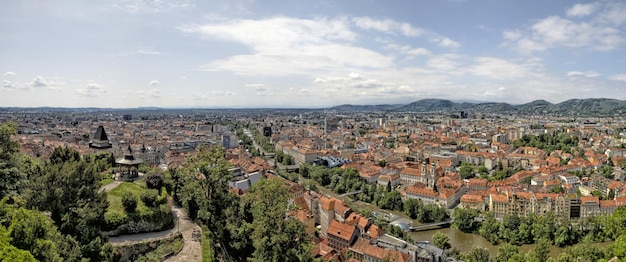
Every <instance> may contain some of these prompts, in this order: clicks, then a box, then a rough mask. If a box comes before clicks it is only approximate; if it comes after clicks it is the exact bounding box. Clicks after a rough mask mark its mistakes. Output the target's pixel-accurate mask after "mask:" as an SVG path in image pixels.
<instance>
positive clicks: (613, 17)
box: [0, 0, 626, 108]
mask: <svg viewBox="0 0 626 262" xmlns="http://www.w3.org/2000/svg"><path fill="white" fill-rule="evenodd" d="M0 35H1V37H0V82H1V83H2V86H0V107H2V106H24V107H26V106H61V107H87V106H89V107H140V106H158V107H202V108H209V107H327V106H335V105H340V104H383V103H409V102H413V101H416V100H419V99H423V98H442V99H450V100H454V101H494V102H508V103H512V104H520V103H526V102H530V101H532V100H536V99H545V100H548V101H550V102H553V103H556V102H561V101H564V100H567V99H570V98H589V97H608V98H617V99H626V1H622V0H613V1H609V0H607V1H570V0H554V1H545V0H512V1H499V0H484V1H483V0H477V1H473V0H465V1H464V0H441V1H412V0H406V1H393V3H391V2H389V1H373V0H345V1H331V0H328V1H322V0H320V1H317V0H316V1H311V0H290V1H283V0H264V1H261V0H249V1H231V0H212V1H193V0H152V1H142V0H119V1H73V0H67V1H66V0H63V1H39V0H34V1H29V0H24V1H1V2H0Z"/></svg>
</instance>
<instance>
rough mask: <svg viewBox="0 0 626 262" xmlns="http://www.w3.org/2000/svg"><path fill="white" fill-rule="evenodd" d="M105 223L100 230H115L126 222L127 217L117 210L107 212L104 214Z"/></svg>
mask: <svg viewBox="0 0 626 262" xmlns="http://www.w3.org/2000/svg"><path fill="white" fill-rule="evenodd" d="M104 221H105V225H104V228H102V230H105V231H110V230H115V229H117V227H119V226H121V225H123V224H125V223H127V222H128V218H127V217H126V216H125V215H124V214H122V213H119V212H107V213H105V214H104Z"/></svg>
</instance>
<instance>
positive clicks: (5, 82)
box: [2, 80, 17, 89]
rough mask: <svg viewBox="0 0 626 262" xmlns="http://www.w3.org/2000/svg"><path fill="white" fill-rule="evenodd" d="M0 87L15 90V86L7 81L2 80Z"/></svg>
mask: <svg viewBox="0 0 626 262" xmlns="http://www.w3.org/2000/svg"><path fill="white" fill-rule="evenodd" d="M2 87H4V88H9V89H16V88H17V85H15V84H14V83H13V82H11V81H9V80H4V81H2Z"/></svg>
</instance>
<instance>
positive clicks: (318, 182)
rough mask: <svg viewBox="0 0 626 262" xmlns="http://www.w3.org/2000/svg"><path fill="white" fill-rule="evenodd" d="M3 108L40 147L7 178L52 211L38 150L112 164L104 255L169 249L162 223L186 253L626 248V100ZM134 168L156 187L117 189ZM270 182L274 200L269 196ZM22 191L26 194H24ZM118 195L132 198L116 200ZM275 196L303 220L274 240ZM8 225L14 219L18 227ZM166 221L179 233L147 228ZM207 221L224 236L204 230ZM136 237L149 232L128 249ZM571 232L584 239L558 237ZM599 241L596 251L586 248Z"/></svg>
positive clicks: (588, 255)
mask: <svg viewBox="0 0 626 262" xmlns="http://www.w3.org/2000/svg"><path fill="white" fill-rule="evenodd" d="M429 101H430V100H429ZM0 121H1V122H2V123H4V124H3V139H4V140H3V141H2V142H3V143H5V144H6V143H9V144H7V145H10V144H11V143H13V142H17V144H19V146H17V148H19V152H14V153H13V154H20V155H24V156H23V157H25V158H28V159H29V160H28V161H27V162H29V163H30V164H29V167H28V168H26V169H24V167H18V169H20V173H24V174H23V175H21V176H17V177H7V178H5V179H3V181H5V183H15V185H14V186H10V185H5V186H4V190H3V196H6V197H9V199H15V196H16V195H22V197H21V198H23V199H24V201H26V202H27V203H28V204H27V205H26V207H28V206H31V205H32V207H35V208H36V209H38V210H41V211H42V212H44V214H46V212H50V213H48V215H47V216H51V218H52V219H53V221H56V220H55V216H58V215H59V214H56V213H55V212H60V211H59V210H55V209H53V208H51V206H48V205H47V204H46V203H38V202H36V201H37V199H38V198H37V197H35V196H31V195H30V194H32V193H28V192H29V191H31V190H34V188H37V187H38V186H42V185H33V184H32V182H31V183H28V182H20V180H21V179H27V180H36V181H39V180H37V179H41V178H37V175H36V174H34V173H36V171H32V169H33V166H40V165H43V166H46V167H47V166H48V165H52V164H53V163H54V161H55V160H54V159H56V158H59V155H67V154H69V155H72V154H77V155H80V156H81V159H83V160H84V161H87V162H89V163H91V164H93V165H95V166H94V168H95V169H97V171H98V172H97V173H90V174H91V175H93V176H95V177H93V178H92V179H96V181H95V182H96V184H97V185H99V186H98V187H99V188H98V189H97V192H94V193H96V194H97V193H98V192H102V191H105V192H108V194H109V195H108V196H106V195H105V199H107V200H108V205H105V206H108V209H106V210H103V211H106V212H104V213H102V218H101V219H103V224H102V225H99V228H98V230H101V232H102V233H101V234H102V235H103V239H107V238H106V237H108V240H109V241H110V242H109V243H111V244H112V246H109V247H108V248H110V249H111V250H112V251H108V252H111V253H110V254H109V255H108V256H103V257H100V258H99V259H103V258H106V257H108V259H113V260H115V261H123V260H125V259H130V260H136V259H147V261H151V260H150V256H153V257H154V256H155V255H154V253H150V252H155V251H154V250H156V246H151V248H147V249H142V248H137V247H136V246H140V245H141V243H145V241H153V243H158V246H160V245H165V244H163V243H168V241H179V245H181V243H182V245H181V246H183V247H184V248H182V247H181V246H179V250H174V251H171V254H170V255H173V256H172V258H177V257H181V255H183V256H184V257H186V256H191V257H193V256H194V255H195V256H200V254H202V256H203V258H205V259H207V258H206V257H205V256H208V255H207V254H206V253H207V251H206V250H205V249H207V250H211V251H210V252H208V253H210V254H211V255H210V256H211V257H212V258H208V259H209V261H211V260H212V259H217V260H226V261H230V260H240V259H244V260H245V258H246V257H248V256H250V257H253V258H255V259H259V260H263V261H267V260H272V257H273V258H274V259H276V260H278V261H288V260H289V261H291V260H294V259H296V260H305V261H307V260H311V259H313V260H320V259H321V260H332V261H362V260H363V261H486V260H484V259H485V258H491V259H492V260H496V261H517V260H515V259H521V260H523V261H532V260H537V261H545V260H547V259H559V261H561V260H560V259H563V258H564V257H565V258H567V259H587V260H592V261H595V260H598V259H605V258H606V259H608V258H613V257H617V258H621V256H622V255H623V254H622V253H619V249H618V248H619V246H620V245H623V244H626V242H624V241H625V239H623V237H620V236H621V234H622V233H621V232H624V231H626V227H624V224H623V223H624V219H625V217H624V214H625V213H624V211H625V210H626V209H624V206H626V190H625V186H626V184H624V171H623V168H624V166H626V156H625V155H626V148H625V146H624V145H625V144H626V138H625V137H624V136H626V133H625V130H626V122H625V121H624V119H622V118H620V117H597V116H586V117H571V116H562V115H551V114H543V115H516V114H510V113H507V114H496V113H482V112H477V111H471V112H467V111H438V112H391V111H369V112H366V111H349V110H346V108H345V106H342V107H336V108H329V109H311V110H306V109H295V110H290V109H265V110H262V109H258V110H252V109H250V110H236V109H233V110H202V109H195V110H167V109H151V110H142V109H127V110H110V109H55V110H49V109H43V110H42V109H15V108H13V109H5V110H3V111H2V113H1V114H0ZM6 139H8V140H6ZM7 145H3V147H5V148H7ZM3 152H8V151H6V150H5V151H3ZM216 153H217V154H218V155H216ZM9 159H10V158H9ZM64 159H65V160H64V161H70V162H71V161H72V160H70V159H71V158H69V159H68V158H67V157H65V158H64ZM21 161H24V160H21ZM74 161H79V160H74ZM39 162H41V163H39ZM81 162H83V161H82V160H81ZM37 163H39V164H37ZM207 163H209V164H207ZM211 163H212V164H211ZM198 165H204V166H203V167H201V166H198ZM4 168H5V169H4V170H10V169H8V167H7V166H6V165H5V166H4ZM190 168H191V169H190ZM198 168H200V169H198ZM29 169H30V171H29ZM44 170H48V169H47V168H44ZM190 170H191V173H189V172H190ZM193 170H196V171H193ZM197 170H200V171H199V172H200V173H197V172H198V171H197ZM7 172H8V173H7ZM7 172H4V173H3V174H10V172H9V171H7ZM39 172H42V171H39ZM79 172H80V171H79ZM194 172H195V173H196V175H194V174H193V173H194ZM45 173H46V171H43V173H42V174H40V176H42V177H45ZM198 174H204V175H198ZM82 175H83V176H84V175H86V174H82ZM220 176H222V177H220ZM11 179H14V181H12V180H11ZM48 179H52V180H54V179H55V178H54V176H52V177H50V178H48ZM155 181H156V182H155ZM271 181H273V182H275V183H274V184H272V182H271ZM48 183H52V182H48ZM55 183H59V182H55ZM276 183H277V184H276ZM152 184H155V185H156V186H150V185H152ZM218 184H221V185H219V186H218ZM20 185H21V186H20ZM129 186H130V187H133V186H134V187H137V188H138V190H139V191H138V192H139V193H136V194H137V195H134V197H128V196H117V199H116V197H114V196H112V195H116V194H121V195H123V194H126V193H120V192H115V190H116V189H121V188H124V189H125V190H126V191H129V192H132V190H131V189H128V187H129ZM161 187H162V189H161ZM150 188H156V190H155V189H150ZM270 188H273V189H272V190H268V189H270ZM277 188H284V191H281V190H278V189H277ZM220 189H221V190H224V191H223V192H221V193H220V194H219V197H218V196H217V195H216V194H217V193H215V192H216V190H220ZM40 190H42V189H40ZM144 191H146V192H148V191H154V192H153V193H152V194H154V195H152V196H145V195H150V194H148V193H144ZM159 192H160V193H159ZM202 192H204V193H202ZM209 192H214V193H211V194H209ZM277 192H283V193H284V195H280V194H278V193H277ZM196 194H200V195H196ZM277 194H278V195H277ZM131 196H132V194H131ZM49 197H52V196H49ZM170 197H171V200H170V201H167V199H168V198H170ZM259 197H272V199H273V200H271V201H270V200H265V201H261V202H263V204H264V205H268V206H265V207H256V206H255V205H254V204H253V203H258V202H259V200H258V198H259ZM126 198H133V199H135V200H134V201H135V204H134V205H135V207H127V206H126V205H127V203H125V202H127V201H128V200H127V199H126ZM200 198H205V199H204V200H200ZM125 199H126V200H125ZM138 199H141V201H140V203H143V204H142V205H137V200H138ZM228 199H229V200H228ZM233 199H239V200H233ZM280 199H282V201H285V202H280ZM4 201H8V202H5V204H3V205H5V207H4V208H9V206H11V205H14V204H8V203H9V202H15V201H16V200H4ZM31 201H32V202H33V203H32V204H31V203H30V202H31ZM150 201H152V202H154V203H152V202H150ZM172 201H173V202H172ZM233 201H234V202H233ZM249 201H252V202H249ZM105 202H107V201H105ZM116 202H117V203H116ZM130 202H132V201H130ZM235 202H237V203H241V204H237V205H241V207H239V208H234V209H233V210H231V208H232V207H228V205H230V204H233V203H235ZM37 203H38V204H37ZM228 203H230V204H228ZM244 203H248V204H244ZM251 204H252V205H251ZM118 205H119V206H123V208H119V207H118V209H119V210H116V208H115V206H118ZM270 205H271V206H270ZM131 206H132V205H131ZM140 206H141V208H139V207H140ZM150 206H153V208H152V209H150V208H149V207H150ZM220 206H221V207H220ZM154 208H156V209H154ZM181 208H182V209H181ZM241 208H244V209H247V210H241ZM257 208H261V210H260V211H259V210H257ZM267 208H270V209H267ZM276 208H278V209H276ZM144 209H145V210H144ZM236 209H240V211H236ZM146 210H151V211H150V212H146ZM157 210H159V212H157ZM183 210H184V211H183ZM211 210H212V211H211ZM263 210H264V211H263ZM281 210H282V211H281ZM207 211H208V213H207ZM178 212H181V214H182V213H185V214H187V215H188V217H184V218H183V217H179V213H178ZM240 212H244V213H240ZM246 212H249V213H247V215H246ZM255 212H271V213H263V215H259V214H257V213H255ZM277 212H278V213H277ZM7 213H9V214H10V213H11V212H7ZM269 214H272V215H271V216H274V218H280V217H283V218H282V219H285V217H286V219H287V220H285V221H290V222H289V223H292V222H293V223H296V224H293V225H291V224H289V223H287V222H285V223H286V224H284V225H282V226H285V227H287V228H288V229H289V230H295V231H288V230H287V229H285V230H286V231H288V232H291V233H290V234H292V235H298V236H301V238H300V237H298V238H292V237H289V238H286V239H282V240H276V241H287V242H290V241H294V242H293V243H290V244H287V242H273V241H270V243H257V242H256V241H257V240H258V239H257V237H258V235H257V234H261V235H268V236H271V235H272V234H276V235H280V234H281V233H284V232H273V231H272V230H271V229H269V230H270V231H263V232H256V230H257V229H256V228H255V226H258V227H262V228H265V226H263V225H265V224H257V223H261V222H260V221H264V222H262V223H270V222H268V220H263V219H262V218H261V217H257V216H264V217H266V216H269V217H271V216H270V215H269ZM238 216H244V217H245V216H251V218H252V219H251V220H246V219H244V218H243V217H238ZM183 219H185V220H186V221H187V223H189V224H190V225H189V227H188V228H183V230H182V233H181V228H180V224H178V225H176V223H180V221H179V220H183ZM216 219H219V220H221V222H219V223H217V222H216V221H217V220H216ZM279 220H280V219H279ZM9 221H10V219H9ZM141 221H143V222H141ZM146 221H149V222H146ZM12 223H15V222H12ZM142 223H143V224H144V225H141V224H142ZM231 223H232V224H231ZM8 225H9V226H8V227H5V228H6V229H5V230H8V231H9V233H10V234H15V233H13V230H15V228H12V227H11V226H10V225H11V223H9V224H8ZM282 226H281V225H277V227H282ZM57 227H59V225H57ZM59 228H60V229H63V226H61V227H59ZM200 228H204V231H205V232H202V231H203V230H202V229H200ZM243 228H248V229H243ZM163 230H165V231H163ZM241 230H243V232H241ZM61 231H62V232H64V231H63V230H61ZM153 231H154V232H161V234H160V235H159V234H157V235H156V238H154V237H155V236H153V235H149V234H150V233H147V235H146V233H144V232H153ZM200 232H202V234H203V236H205V235H206V237H203V238H201V239H200V238H199V237H198V234H200ZM246 232H247V233H246ZM424 232H428V233H426V234H424ZM433 232H434V234H432V233H433ZM442 232H446V233H442ZM186 233H189V235H186ZM238 234H244V235H238ZM454 234H468V235H476V237H480V238H483V239H484V240H486V242H488V243H490V244H492V245H496V246H494V249H485V248H484V247H477V246H464V245H463V244H460V243H459V241H457V240H455V239H452V241H451V239H450V237H451V236H453V235H454ZM194 235H195V236H194ZM426 235H430V237H425V236H426ZM448 235H449V236H448ZM104 236H106V237H104ZM127 236H135V237H136V238H133V237H130V238H125V237H127ZM34 237H36V238H43V239H45V236H34ZM209 239H211V240H209ZM245 239H248V240H245ZM294 239H295V240H294ZM242 241H243V242H242ZM189 242H192V243H193V242H196V243H197V244H198V245H197V246H196V249H198V250H200V249H201V250H202V251H198V250H197V251H196V253H194V251H191V250H186V248H188V247H189V248H191V247H193V245H190V244H189ZM198 242H201V243H202V245H199V243H198ZM205 242H210V243H211V245H207V244H205ZM9 243H11V244H12V245H15V246H16V247H18V248H21V249H25V250H29V249H28V246H24V245H23V244H14V242H9ZM246 243H247V244H246ZM579 243H600V244H604V243H606V244H608V245H600V246H595V245H587V244H582V245H581V244H579ZM153 245H157V244H153ZM264 245H268V246H264ZM270 245H278V246H279V247H277V246H270ZM129 246H130V247H135V248H134V249H133V248H130V249H124V248H128V247H129ZM518 246H519V248H518ZM556 247H568V248H566V249H558V250H557V251H552V250H554V248H556ZM276 248H278V250H277V249H276ZM520 248H521V249H522V250H527V249H528V248H530V251H527V252H524V251H520ZM589 248H591V249H592V251H593V252H589V250H583V249H589ZM259 249H264V250H265V251H264V252H266V253H262V254H259V253H257V251H258V250H259ZM129 250H132V251H129ZM246 250H249V251H246ZM32 252H34V253H32ZM58 252H59V253H58V254H57V256H59V257H60V258H68V257H66V256H65V255H67V254H63V253H62V252H61V251H58ZM246 252H252V253H249V255H245V254H246ZM272 252H276V253H272ZM291 252H293V253H291ZM616 252H617V253H616ZM31 253H32V255H34V256H35V258H36V259H40V260H41V259H43V260H48V259H49V257H45V256H44V257H41V256H38V255H45V254H40V253H37V251H34V250H31ZM187 253H188V254H187ZM146 254H149V255H146ZM83 255H84V254H83ZM161 255H162V253H161V254H160V256H161ZM267 255H269V257H268V256H267ZM238 256H239V257H238ZM307 257H308V258H307ZM165 258H167V256H165ZM194 258H195V259H200V257H194ZM170 259H171V258H170ZM173 261H176V260H173ZM566 261H569V260H566Z"/></svg>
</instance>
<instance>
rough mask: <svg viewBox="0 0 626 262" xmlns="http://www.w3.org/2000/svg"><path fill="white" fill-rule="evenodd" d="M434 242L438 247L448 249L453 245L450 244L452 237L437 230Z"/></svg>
mask: <svg viewBox="0 0 626 262" xmlns="http://www.w3.org/2000/svg"><path fill="white" fill-rule="evenodd" d="M432 240H433V244H435V246H437V247H438V248H441V249H443V250H446V249H448V248H451V247H452V245H450V238H449V237H448V235H446V234H444V233H441V232H437V233H435V234H434V235H433V239H432Z"/></svg>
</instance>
